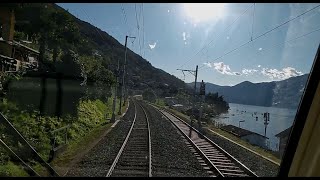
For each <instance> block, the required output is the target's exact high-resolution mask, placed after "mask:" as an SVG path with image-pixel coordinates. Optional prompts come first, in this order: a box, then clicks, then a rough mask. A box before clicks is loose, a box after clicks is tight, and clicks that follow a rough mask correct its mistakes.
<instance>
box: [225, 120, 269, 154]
mask: <svg viewBox="0 0 320 180" xmlns="http://www.w3.org/2000/svg"><path fill="white" fill-rule="evenodd" d="M220 129H222V130H224V131H226V132H228V133H230V134H233V135H235V136H237V137H239V138H240V139H242V140H245V141H247V142H249V143H250V144H252V145H256V146H259V147H261V148H264V149H268V147H267V145H266V140H267V139H269V138H268V137H266V136H263V135H261V134H258V133H255V132H252V131H249V130H246V129H242V128H239V127H237V126H233V125H227V126H223V127H221V128H220Z"/></svg>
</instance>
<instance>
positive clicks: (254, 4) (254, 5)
mask: <svg viewBox="0 0 320 180" xmlns="http://www.w3.org/2000/svg"><path fill="white" fill-rule="evenodd" d="M255 7H256V3H253V12H252V26H251V41H252V36H253V25H254V11H255Z"/></svg>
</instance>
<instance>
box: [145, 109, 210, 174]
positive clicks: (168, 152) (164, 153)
mask: <svg viewBox="0 0 320 180" xmlns="http://www.w3.org/2000/svg"><path fill="white" fill-rule="evenodd" d="M141 104H142V105H143V107H144V108H145V110H146V112H147V115H148V117H149V123H150V129H151V144H152V147H151V148H152V174H153V176H208V174H207V173H206V172H205V171H204V169H203V168H202V167H201V166H200V164H199V162H198V161H197V159H196V157H195V156H194V155H193V154H192V153H191V151H190V150H189V148H188V147H187V145H186V144H185V143H184V142H183V139H184V137H183V136H182V134H181V133H180V132H178V130H177V129H176V128H175V127H174V126H173V124H172V123H171V122H170V121H169V120H167V119H166V118H164V117H163V116H162V114H160V113H159V112H158V111H156V110H155V109H154V108H153V107H150V106H149V105H146V104H144V103H141Z"/></svg>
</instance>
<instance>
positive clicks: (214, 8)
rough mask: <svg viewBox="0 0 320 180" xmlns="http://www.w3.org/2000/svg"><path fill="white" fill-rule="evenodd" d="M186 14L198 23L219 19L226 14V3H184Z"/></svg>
mask: <svg viewBox="0 0 320 180" xmlns="http://www.w3.org/2000/svg"><path fill="white" fill-rule="evenodd" d="M183 6H184V9H185V12H186V14H187V15H188V16H189V17H190V18H191V19H192V20H193V21H195V22H196V23H197V22H203V21H209V20H213V19H219V18H221V17H222V16H223V15H224V6H225V4H224V3H184V4H183Z"/></svg>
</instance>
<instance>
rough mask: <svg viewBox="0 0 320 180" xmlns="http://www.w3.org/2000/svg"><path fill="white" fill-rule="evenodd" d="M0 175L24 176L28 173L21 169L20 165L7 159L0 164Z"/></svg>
mask: <svg viewBox="0 0 320 180" xmlns="http://www.w3.org/2000/svg"><path fill="white" fill-rule="evenodd" d="M0 176H2V177H8V176H15V177H26V176H29V175H28V173H27V172H26V171H24V170H23V169H22V167H21V166H17V165H15V164H13V163H12V162H11V161H8V162H7V163H6V164H4V165H1V166H0Z"/></svg>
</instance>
